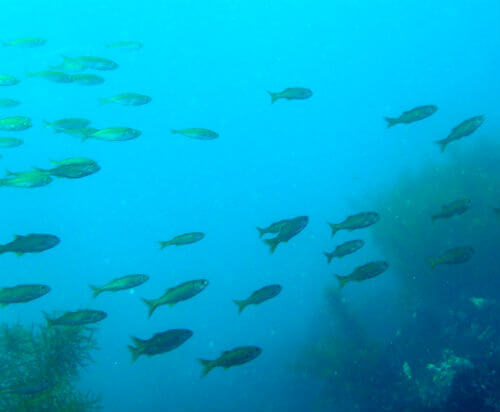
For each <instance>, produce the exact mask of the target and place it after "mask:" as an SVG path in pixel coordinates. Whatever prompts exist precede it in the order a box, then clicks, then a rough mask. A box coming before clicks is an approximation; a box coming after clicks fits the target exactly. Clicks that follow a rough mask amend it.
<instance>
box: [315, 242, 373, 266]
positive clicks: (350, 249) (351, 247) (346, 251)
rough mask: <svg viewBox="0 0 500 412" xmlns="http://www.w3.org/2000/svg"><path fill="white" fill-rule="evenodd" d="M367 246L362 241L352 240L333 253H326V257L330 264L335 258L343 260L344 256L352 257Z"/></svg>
mask: <svg viewBox="0 0 500 412" xmlns="http://www.w3.org/2000/svg"><path fill="white" fill-rule="evenodd" d="M364 245H365V241H364V240H361V239H357V240H350V241H348V242H345V243H342V244H341V245H338V246H337V247H336V248H335V250H334V251H333V252H330V253H328V252H325V253H324V255H325V256H326V258H327V259H328V263H330V262H331V261H332V259H333V258H335V257H336V258H342V257H344V256H347V255H350V254H351V253H354V252H356V251H358V250H359V249H361V248H362V247H363V246H364Z"/></svg>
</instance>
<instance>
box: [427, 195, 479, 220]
mask: <svg viewBox="0 0 500 412" xmlns="http://www.w3.org/2000/svg"><path fill="white" fill-rule="evenodd" d="M471 205H472V202H471V201H470V200H469V199H458V200H455V201H454V202H452V203H449V204H447V205H444V206H443V207H442V208H441V212H439V213H437V214H435V215H434V216H432V221H434V220H437V219H446V218H449V217H453V216H457V215H461V214H463V213H465V212H467V210H469V209H470V207H471Z"/></svg>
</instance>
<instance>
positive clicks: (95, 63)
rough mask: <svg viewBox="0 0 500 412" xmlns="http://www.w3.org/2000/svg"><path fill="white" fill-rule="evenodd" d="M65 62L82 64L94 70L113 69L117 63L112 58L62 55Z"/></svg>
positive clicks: (116, 66)
mask: <svg viewBox="0 0 500 412" xmlns="http://www.w3.org/2000/svg"><path fill="white" fill-rule="evenodd" d="M62 57H63V59H64V60H65V63H66V64H67V63H76V64H79V65H81V66H83V67H84V68H85V69H94V70H115V69H117V68H118V64H117V63H115V62H114V61H112V60H109V59H105V58H103V57H96V56H81V57H67V56H62Z"/></svg>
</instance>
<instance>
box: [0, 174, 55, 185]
mask: <svg viewBox="0 0 500 412" xmlns="http://www.w3.org/2000/svg"><path fill="white" fill-rule="evenodd" d="M51 182H52V178H51V177H50V176H48V175H47V174H46V173H43V172H39V171H36V170H35V171H33V172H17V173H13V172H9V171H7V177H4V178H3V179H0V186H8V187H18V188H23V189H33V188H36V187H43V186H47V185H48V184H49V183H51Z"/></svg>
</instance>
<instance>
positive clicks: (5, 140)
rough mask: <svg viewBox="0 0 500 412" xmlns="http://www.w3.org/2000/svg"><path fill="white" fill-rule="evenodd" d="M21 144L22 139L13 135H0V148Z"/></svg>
mask: <svg viewBox="0 0 500 412" xmlns="http://www.w3.org/2000/svg"><path fill="white" fill-rule="evenodd" d="M22 144H23V141H22V140H21V139H16V138H15V137H0V148H3V149H7V148H11V147H17V146H21V145H22Z"/></svg>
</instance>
